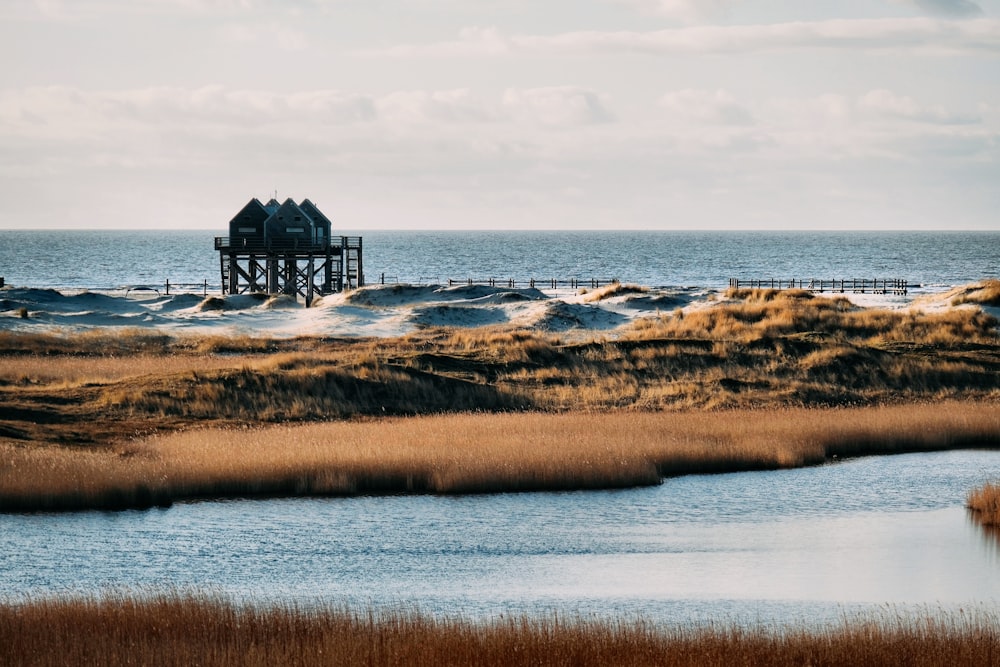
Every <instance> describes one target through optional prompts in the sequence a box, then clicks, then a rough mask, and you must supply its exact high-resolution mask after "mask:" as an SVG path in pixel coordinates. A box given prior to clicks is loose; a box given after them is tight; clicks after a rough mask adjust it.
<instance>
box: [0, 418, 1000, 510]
mask: <svg viewBox="0 0 1000 667" xmlns="http://www.w3.org/2000/svg"><path fill="white" fill-rule="evenodd" d="M997 444H1000V410H998V409H997V405H996V404H993V403H969V402H961V403H959V402H954V403H950V402H943V403H935V404H922V405H904V406H885V407H880V408H839V409H833V408H825V409H819V408H787V409H780V410H760V411H750V410H734V411H720V412H700V411H699V412H679V413H664V412H659V413H652V412H610V413H570V414H547V413H511V414H482V413H479V414H458V415H429V416H420V417H410V418H384V419H379V420H368V421H339V422H324V423H312V424H298V425H283V426H271V427H265V428H243V427H238V428H207V429H193V430H186V431H181V432H176V433H171V434H162V435H154V436H150V437H144V438H138V439H136V440H133V441H128V442H122V443H120V444H116V445H114V446H112V447H108V448H81V447H78V446H70V447H66V446H45V447H40V446H36V445H26V444H16V443H15V444H11V443H8V444H0V510H3V511H23V510H39V509H42V510H66V509H85V508H119V507H145V506H151V505H157V504H169V503H171V502H174V501H177V500H182V499H193V498H215V497H232V496H244V497H262V496H296V495H351V494H371V493H488V492H504V491H530V490H559V489H593V488H614V487H627V486H638V485H650V484H656V483H658V482H659V481H660V478H661V477H662V476H671V475H682V474H689V473H712V472H724V471H741V470H761V469H774V468H787V467H796V466H803V465H812V464H817V463H821V462H823V461H826V460H828V459H830V458H832V457H834V456H837V457H845V456H858V455H865V454H887V453H900V452H911V451H931V450H940V449H948V448H956V447H970V446H996V445H997Z"/></svg>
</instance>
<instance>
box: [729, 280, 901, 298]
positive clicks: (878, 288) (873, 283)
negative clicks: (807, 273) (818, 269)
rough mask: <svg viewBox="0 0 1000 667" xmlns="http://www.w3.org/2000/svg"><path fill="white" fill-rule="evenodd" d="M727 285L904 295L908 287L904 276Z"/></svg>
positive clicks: (745, 281)
mask: <svg viewBox="0 0 1000 667" xmlns="http://www.w3.org/2000/svg"><path fill="white" fill-rule="evenodd" d="M729 286H730V287H732V288H734V289H740V288H745V287H746V288H751V289H779V290H780V289H801V290H807V291H810V292H839V293H845V292H850V293H852V294H895V295H901V296H905V295H906V294H907V291H908V290H909V287H910V285H909V282H908V281H907V280H906V279H905V278H837V279H832V280H826V279H821V278H810V279H809V280H798V279H795V278H792V279H791V280H784V279H781V278H764V279H759V278H753V279H750V280H743V279H740V278H730V279H729Z"/></svg>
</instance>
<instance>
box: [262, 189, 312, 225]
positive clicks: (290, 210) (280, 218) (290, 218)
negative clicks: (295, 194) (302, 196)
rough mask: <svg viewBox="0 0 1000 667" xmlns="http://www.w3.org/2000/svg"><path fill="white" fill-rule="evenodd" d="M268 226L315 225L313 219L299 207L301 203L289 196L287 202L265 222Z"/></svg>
mask: <svg viewBox="0 0 1000 667" xmlns="http://www.w3.org/2000/svg"><path fill="white" fill-rule="evenodd" d="M265 224H266V225H267V226H268V227H271V226H273V225H277V224H282V225H294V226H299V225H301V226H303V227H310V228H313V227H315V226H316V225H315V223H314V222H313V219H312V218H311V217H309V214H307V213H306V212H305V211H303V210H302V209H301V208H299V205H298V204H296V203H295V200H294V199H292V198H291V197H289V198H288V199H286V200H285V202H284V203H283V204H282V205H281V206H279V207H278V209H277V210H276V211H274V213H272V214H271V215H270V217H269V218H268V219H267V221H266V223H265Z"/></svg>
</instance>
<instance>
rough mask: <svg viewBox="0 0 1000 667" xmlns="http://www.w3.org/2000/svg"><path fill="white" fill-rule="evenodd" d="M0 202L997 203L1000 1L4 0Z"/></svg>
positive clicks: (851, 209)
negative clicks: (276, 199) (306, 199)
mask: <svg viewBox="0 0 1000 667" xmlns="http://www.w3.org/2000/svg"><path fill="white" fill-rule="evenodd" d="M0 59H2V62H3V67H2V69H0V194H2V197H3V202H4V204H3V206H2V207H0V228H3V229H32V228H50V229H88V228H135V229H142V228H159V229H173V228H177V229H190V228H198V229H208V230H217V231H219V232H222V231H223V230H224V229H225V228H226V225H227V223H228V221H229V219H230V218H231V217H232V216H233V215H234V214H235V213H236V212H237V211H238V210H239V209H240V208H241V207H242V206H243V205H244V204H245V203H246V202H247V201H248V200H249V199H250V198H251V197H254V196H256V197H259V198H261V199H264V200H266V199H267V198H269V197H271V196H273V195H274V193H275V191H277V194H278V197H279V199H284V198H286V197H293V198H295V199H297V200H298V199H301V198H304V197H309V198H311V199H312V200H313V201H314V202H316V203H317V204H318V205H319V206H320V208H321V209H322V210H323V211H324V212H326V213H327V214H328V216H329V217H331V218H332V219H333V221H334V224H335V226H336V228H337V229H335V231H337V230H343V231H348V230H350V231H363V230H365V229H481V230H494V229H496V230H503V229H665V230H666V229H789V230H792V229H800V230H813V229H839V228H849V229H900V230H902V229H914V230H916V229H985V230H998V229H1000V0H835V1H827V0H808V1H804V0H2V2H0Z"/></svg>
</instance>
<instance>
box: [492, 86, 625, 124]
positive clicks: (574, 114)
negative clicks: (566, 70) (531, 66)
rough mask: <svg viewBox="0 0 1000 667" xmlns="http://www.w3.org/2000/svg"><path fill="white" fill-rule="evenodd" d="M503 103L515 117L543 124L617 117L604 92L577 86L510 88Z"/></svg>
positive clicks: (603, 121) (610, 119) (605, 120)
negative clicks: (602, 93) (603, 95)
mask: <svg viewBox="0 0 1000 667" xmlns="http://www.w3.org/2000/svg"><path fill="white" fill-rule="evenodd" d="M503 106H504V108H505V109H506V110H507V111H509V112H510V113H511V114H512V117H513V118H515V119H520V120H525V119H526V120H530V121H532V122H537V123H540V124H542V125H589V124H594V123H607V122H610V121H612V120H614V116H613V115H612V113H611V112H610V111H609V110H608V107H607V103H606V100H605V99H604V98H603V97H602V96H601V95H599V94H598V93H596V92H595V91H593V90H588V89H586V88H580V87H577V86H555V87H546V88H527V89H515V88H510V89H508V90H507V91H505V92H504V95H503Z"/></svg>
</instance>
